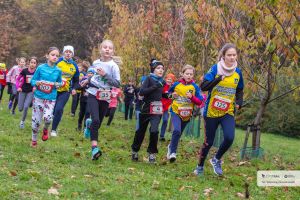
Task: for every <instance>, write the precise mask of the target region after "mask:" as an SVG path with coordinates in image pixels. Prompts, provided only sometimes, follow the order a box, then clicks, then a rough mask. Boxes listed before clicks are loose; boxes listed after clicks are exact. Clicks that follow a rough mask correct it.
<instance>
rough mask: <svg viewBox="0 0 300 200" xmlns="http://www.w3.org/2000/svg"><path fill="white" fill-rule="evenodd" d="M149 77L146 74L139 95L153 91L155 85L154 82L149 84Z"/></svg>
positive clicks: (155, 87)
mask: <svg viewBox="0 0 300 200" xmlns="http://www.w3.org/2000/svg"><path fill="white" fill-rule="evenodd" d="M150 79H151V78H150V77H149V76H148V77H147V78H146V80H145V81H144V83H143V85H142V87H141V89H140V95H141V96H144V95H148V94H150V93H151V92H153V91H154V90H156V89H157V86H156V85H155V84H154V85H152V86H150Z"/></svg>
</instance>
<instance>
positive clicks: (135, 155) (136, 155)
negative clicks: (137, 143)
mask: <svg viewBox="0 0 300 200" xmlns="http://www.w3.org/2000/svg"><path fill="white" fill-rule="evenodd" d="M131 160H132V161H138V160H139V155H138V152H135V151H132V152H131Z"/></svg>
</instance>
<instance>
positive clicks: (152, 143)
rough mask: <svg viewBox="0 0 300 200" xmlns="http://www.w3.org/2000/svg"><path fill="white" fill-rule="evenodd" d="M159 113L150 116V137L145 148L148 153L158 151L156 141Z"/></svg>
mask: <svg viewBox="0 0 300 200" xmlns="http://www.w3.org/2000/svg"><path fill="white" fill-rule="evenodd" d="M160 118H161V115H152V116H151V117H150V125H151V126H150V139H149V146H148V149H147V152H148V153H158V149H157V141H158V126H159V121H160Z"/></svg>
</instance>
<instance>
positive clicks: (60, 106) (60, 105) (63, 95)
mask: <svg viewBox="0 0 300 200" xmlns="http://www.w3.org/2000/svg"><path fill="white" fill-rule="evenodd" d="M69 97H70V92H58V93H57V98H56V104H55V107H54V112H53V115H54V116H53V123H52V130H54V131H56V129H57V127H58V125H59V122H60V120H61V117H62V115H63V112H64V107H65V105H66V103H67V102H68V99H69Z"/></svg>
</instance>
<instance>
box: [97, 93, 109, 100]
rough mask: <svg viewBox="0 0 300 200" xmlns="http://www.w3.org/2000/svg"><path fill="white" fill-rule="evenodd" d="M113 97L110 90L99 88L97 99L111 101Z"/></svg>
mask: <svg viewBox="0 0 300 200" xmlns="http://www.w3.org/2000/svg"><path fill="white" fill-rule="evenodd" d="M110 97H111V91H110V90H98V91H97V93H96V99H98V100H101V101H109V100H110Z"/></svg>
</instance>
